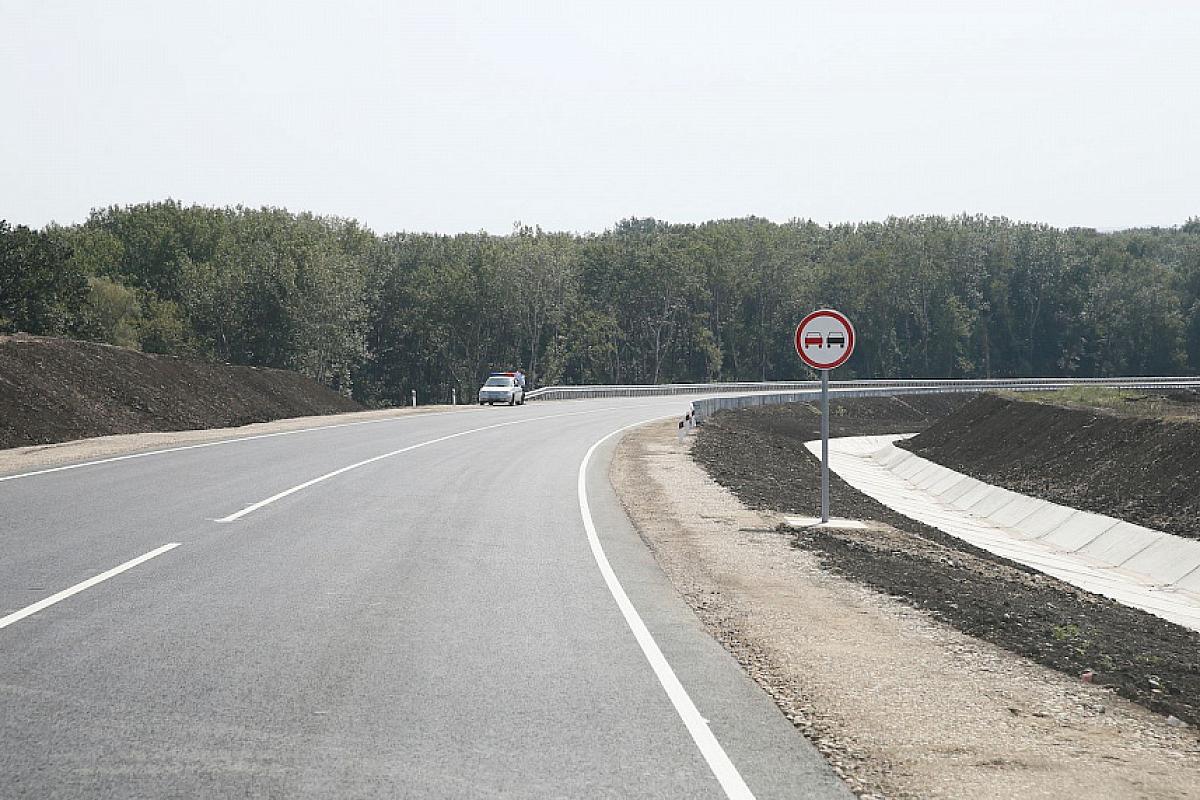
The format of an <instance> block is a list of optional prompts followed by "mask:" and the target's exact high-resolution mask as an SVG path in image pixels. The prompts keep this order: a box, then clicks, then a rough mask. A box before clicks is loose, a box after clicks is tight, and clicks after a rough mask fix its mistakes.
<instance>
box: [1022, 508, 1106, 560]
mask: <svg viewBox="0 0 1200 800" xmlns="http://www.w3.org/2000/svg"><path fill="white" fill-rule="evenodd" d="M1118 524H1119V522H1118V521H1117V520H1115V519H1112V518H1111V517H1102V516H1100V515H1099V514H1089V513H1088V512H1086V511H1076V512H1075V513H1074V514H1072V515H1071V516H1070V517H1068V518H1067V519H1065V520H1063V522H1062V523H1060V524H1059V525H1058V526H1057V527H1055V528H1053V529H1051V530H1049V531H1047V532H1045V533H1043V534H1042V535H1041V536H1040V537H1038V538H1040V539H1042V540H1043V541H1046V542H1051V543H1053V544H1056V545H1058V546H1059V547H1061V548H1062V549H1064V550H1070V551H1072V552H1073V551H1076V550H1080V549H1082V548H1083V547H1084V546H1085V545H1087V544H1088V543H1089V542H1092V541H1095V540H1096V538H1097V537H1099V536H1101V535H1102V534H1103V533H1104V532H1105V531H1107V530H1109V529H1111V528H1114V527H1116V526H1117V525H1118Z"/></svg>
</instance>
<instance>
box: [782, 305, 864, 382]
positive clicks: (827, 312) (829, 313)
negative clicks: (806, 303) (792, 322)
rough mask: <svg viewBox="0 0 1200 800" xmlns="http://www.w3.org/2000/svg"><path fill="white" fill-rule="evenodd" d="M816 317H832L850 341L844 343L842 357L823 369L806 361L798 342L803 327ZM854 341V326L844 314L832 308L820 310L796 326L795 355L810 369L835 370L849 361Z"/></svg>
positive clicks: (806, 358)
mask: <svg viewBox="0 0 1200 800" xmlns="http://www.w3.org/2000/svg"><path fill="white" fill-rule="evenodd" d="M817 317H833V318H834V319H836V320H837V321H838V322H840V323H842V324H843V325H845V326H846V334H847V335H848V336H849V337H850V341H849V342H847V343H846V352H845V353H843V354H842V357H841V358H839V359H838V360H837V361H835V362H833V363H832V364H829V365H828V366H824V367H821V366H817V365H816V364H814V363H812V362H811V361H809V360H808V357H807V356H805V355H804V348H803V347H802V346H801V342H800V331H801V330H802V329H803V328H804V326H805V325H807V324H808V323H809V322H812V321H813V320H814V319H816V318H817ZM854 340H855V335H854V326H853V325H851V324H850V320H849V319H847V318H846V315H845V314H843V313H842V312H840V311H834V310H833V309H832V308H822V309H820V310H818V311H814V312H812V313H811V314H809V315H808V316H807V317H805V318H804V319H802V320H800V324H799V325H797V326H796V354H797V355H798V356H800V360H801V361H803V362H804V363H805V364H807V365H808V366H810V367H812V368H813V369H815V370H830V369H836V368H837V367H840V366H841V365H842V364H845V363H846V360H847V359H849V358H850V356H851V355H852V354H853V353H854Z"/></svg>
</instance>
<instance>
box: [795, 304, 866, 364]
mask: <svg viewBox="0 0 1200 800" xmlns="http://www.w3.org/2000/svg"><path fill="white" fill-rule="evenodd" d="M853 351H854V326H853V325H851V324H850V320H848V319H846V317H845V315H843V314H842V313H840V312H838V311H834V310H833V309H832V308H822V309H821V310H820V311H814V312H812V313H811V314H809V315H808V316H807V317H805V318H804V321H803V322H801V323H800V324H799V325H797V326H796V352H797V353H799V354H800V358H801V359H803V360H804V363H805V364H808V365H809V366H810V367H812V368H813V369H833V368H834V367H840V366H841V365H842V364H844V363H846V359H848V358H849V357H850V353H852V352H853Z"/></svg>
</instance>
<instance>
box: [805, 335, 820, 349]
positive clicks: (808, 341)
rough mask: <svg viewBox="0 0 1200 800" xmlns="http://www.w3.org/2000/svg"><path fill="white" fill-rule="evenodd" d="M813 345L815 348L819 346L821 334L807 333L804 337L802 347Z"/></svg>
mask: <svg viewBox="0 0 1200 800" xmlns="http://www.w3.org/2000/svg"><path fill="white" fill-rule="evenodd" d="M813 345H816V346H817V347H820V346H821V334H819V333H808V334H805V335H804V346H805V347H812V346H813Z"/></svg>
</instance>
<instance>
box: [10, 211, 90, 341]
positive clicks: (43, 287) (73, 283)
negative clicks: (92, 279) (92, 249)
mask: <svg viewBox="0 0 1200 800" xmlns="http://www.w3.org/2000/svg"><path fill="white" fill-rule="evenodd" d="M70 255H71V251H70V249H69V248H68V247H67V246H66V245H64V244H63V243H62V242H61V241H60V240H59V239H58V237H56V236H55V235H54V234H53V232H50V231H45V232H39V231H33V230H30V229H29V228H27V227H25V226H24V225H18V226H16V227H15V228H13V227H10V226H9V225H8V223H7V222H5V221H3V220H0V332H13V331H24V332H26V333H33V334H44V335H49V336H56V335H61V334H65V333H69V332H71V331H73V330H74V329H75V328H76V327H77V325H78V323H79V319H78V315H79V311H80V309H81V308H82V307H83V305H84V303H85V302H86V298H87V293H88V283H87V278H86V277H85V276H84V275H83V273H82V272H80V271H79V269H78V268H77V267H76V266H75V265H74V264H73V263H72V262H71V261H70Z"/></svg>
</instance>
